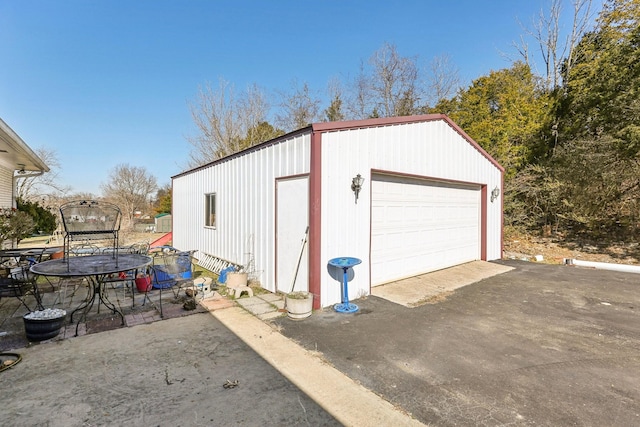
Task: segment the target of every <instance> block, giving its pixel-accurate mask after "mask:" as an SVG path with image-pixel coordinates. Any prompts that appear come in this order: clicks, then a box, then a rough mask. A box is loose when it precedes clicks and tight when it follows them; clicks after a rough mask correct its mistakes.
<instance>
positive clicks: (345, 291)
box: [329, 257, 362, 313]
mask: <svg viewBox="0 0 640 427" xmlns="http://www.w3.org/2000/svg"><path fill="white" fill-rule="evenodd" d="M361 262H362V260H361V259H358V258H353V257H339V258H332V259H330V260H329V265H332V266H334V267H339V268H342V272H343V275H342V302H341V303H338V304H336V305H334V306H333V309H334V310H335V311H337V312H339V313H355V312H356V311H358V310H359V307H358V306H357V305H356V304H351V303H350V302H349V285H348V282H349V281H348V277H347V271H348V270H349V269H350V268H351V267H353V266H354V265H358V264H360V263H361Z"/></svg>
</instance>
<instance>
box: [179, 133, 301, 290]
mask: <svg viewBox="0 0 640 427" xmlns="http://www.w3.org/2000/svg"><path fill="white" fill-rule="evenodd" d="M309 141H310V135H309V134H300V135H297V136H295V137H293V138H291V139H288V140H285V141H280V142H277V143H274V144H273V145H269V146H265V147H262V148H260V149H257V150H254V151H248V152H246V153H244V154H242V155H240V156H238V157H234V158H232V159H229V160H228V161H222V162H221V163H218V164H214V165H212V166H210V167H207V168H204V169H201V170H198V171H194V172H193V173H190V174H186V175H182V176H180V177H178V178H176V179H174V181H173V185H174V203H173V211H174V212H173V216H174V244H175V245H176V247H179V248H181V249H197V250H201V251H203V252H207V253H209V254H212V255H215V256H218V257H221V258H224V259H227V260H229V261H233V262H236V263H239V264H242V265H246V264H247V263H249V261H252V263H253V269H252V270H253V271H250V273H251V275H252V276H253V277H252V279H256V280H258V281H260V282H261V285H262V286H263V287H264V288H266V289H268V290H271V291H274V290H275V281H274V276H275V272H274V268H275V253H274V252H275V232H274V226H275V216H274V215H275V179H276V178H277V177H281V176H287V175H293V174H302V173H309ZM210 192H215V193H216V194H217V196H216V197H217V203H218V226H217V228H216V229H215V230H214V229H207V228H205V227H204V226H203V223H204V194H205V193H210Z"/></svg>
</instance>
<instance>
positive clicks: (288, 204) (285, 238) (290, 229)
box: [276, 176, 309, 293]
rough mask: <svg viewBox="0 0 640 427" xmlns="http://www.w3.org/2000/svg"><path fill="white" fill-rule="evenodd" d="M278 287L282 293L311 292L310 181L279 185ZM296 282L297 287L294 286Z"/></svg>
mask: <svg viewBox="0 0 640 427" xmlns="http://www.w3.org/2000/svg"><path fill="white" fill-rule="evenodd" d="M276 198H277V200H276V233H277V234H276V251H277V252H276V288H277V291H279V292H284V293H288V292H291V291H292V287H293V290H294V291H308V290H309V255H308V249H307V248H308V247H309V245H308V242H307V244H305V245H304V247H303V244H302V243H303V240H304V239H305V232H306V231H307V227H308V225H309V178H308V177H306V176H305V177H296V178H290V179H281V180H278V181H277V182H276ZM294 282H295V285H294Z"/></svg>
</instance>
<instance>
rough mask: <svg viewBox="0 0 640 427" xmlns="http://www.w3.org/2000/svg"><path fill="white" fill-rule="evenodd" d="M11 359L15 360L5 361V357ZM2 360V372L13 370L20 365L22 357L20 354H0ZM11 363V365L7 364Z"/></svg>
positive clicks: (0, 368)
mask: <svg viewBox="0 0 640 427" xmlns="http://www.w3.org/2000/svg"><path fill="white" fill-rule="evenodd" d="M7 356H8V357H10V358H13V359H6V360H5V359H4V358H5V357H7ZM0 360H2V364H1V365H0V372H2V371H4V370H7V369H9V368H13V367H14V366H16V365H17V364H18V363H20V362H21V361H22V355H21V354H19V353H0ZM7 362H11V363H7Z"/></svg>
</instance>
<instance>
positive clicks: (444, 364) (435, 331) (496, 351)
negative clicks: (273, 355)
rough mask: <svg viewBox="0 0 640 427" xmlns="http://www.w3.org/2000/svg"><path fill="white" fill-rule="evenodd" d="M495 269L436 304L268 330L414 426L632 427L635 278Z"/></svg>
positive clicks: (637, 387) (380, 307) (637, 341)
mask: <svg viewBox="0 0 640 427" xmlns="http://www.w3.org/2000/svg"><path fill="white" fill-rule="evenodd" d="M500 263H501V264H504V265H507V266H511V267H515V269H514V270H512V271H510V272H507V273H504V274H501V275H498V276H494V277H491V278H488V279H484V280H482V281H480V282H477V283H475V284H472V285H469V286H466V287H463V288H460V289H458V290H456V291H455V292H453V293H451V294H449V295H447V296H446V298H443V299H436V300H435V301H437V302H436V303H434V304H426V305H422V306H419V307H416V308H407V307H404V306H401V305H398V304H394V303H392V302H389V301H386V300H383V299H381V298H378V297H368V298H365V299H361V300H358V301H357V304H358V305H359V306H360V312H359V313H356V314H341V313H336V312H334V311H333V310H332V309H325V310H324V311H321V312H317V313H314V315H313V316H312V317H311V318H308V319H305V320H304V321H292V320H290V319H287V318H281V319H277V320H275V321H274V323H275V324H277V325H278V326H279V327H280V328H281V333H282V334H283V335H285V336H287V337H289V338H291V339H293V340H295V341H297V342H298V343H300V344H301V345H302V346H303V347H305V348H306V349H308V350H312V351H318V352H321V353H322V356H323V357H324V358H325V359H327V360H328V361H329V362H330V363H331V364H333V365H334V366H335V367H336V368H337V369H339V370H340V371H342V372H344V373H345V374H347V375H348V376H349V377H351V378H353V379H354V380H356V381H357V382H359V383H361V384H362V385H364V386H365V387H367V388H369V389H370V390H373V391H374V392H375V393H377V394H379V395H380V396H382V397H383V398H384V399H386V400H388V401H389V402H391V403H392V404H394V405H397V406H399V407H401V408H402V409H404V410H405V411H407V412H408V413H410V414H412V415H413V416H414V417H415V418H416V419H418V420H420V421H422V422H424V423H428V424H433V425H438V426H453V425H456V426H461V425H462V426H476V425H489V426H498V425H547V426H558V425H580V426H604V425H606V426H629V425H638V424H639V423H640V310H639V307H640V275H637V274H632V273H620V272H613V271H603V270H591V269H581V268H576V267H567V266H558V265H546V264H535V263H527V262H520V261H503V262H500Z"/></svg>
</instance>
